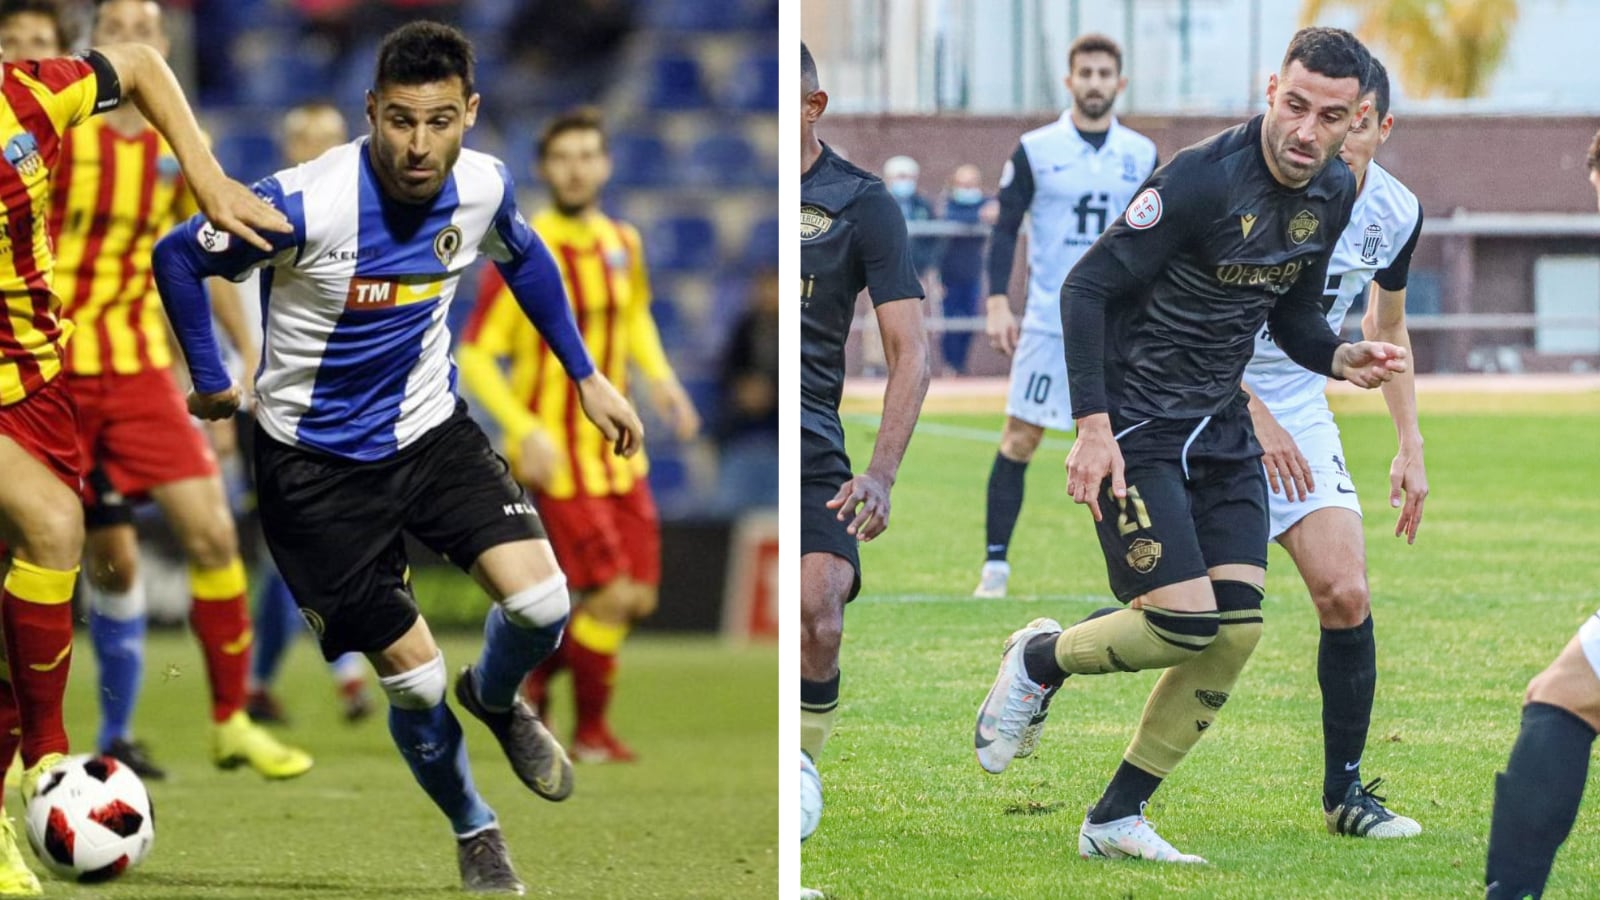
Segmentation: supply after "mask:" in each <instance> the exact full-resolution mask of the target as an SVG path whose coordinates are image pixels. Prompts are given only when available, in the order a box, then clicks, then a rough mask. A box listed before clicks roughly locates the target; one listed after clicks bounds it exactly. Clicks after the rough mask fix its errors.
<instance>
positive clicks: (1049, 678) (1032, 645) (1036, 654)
mask: <svg viewBox="0 0 1600 900" xmlns="http://www.w3.org/2000/svg"><path fill="white" fill-rule="evenodd" d="M1060 636H1061V632H1059V631H1052V632H1050V633H1049V634H1036V635H1034V636H1033V637H1032V638H1031V639H1029V641H1028V645H1027V646H1026V647H1023V648H1022V667H1023V668H1024V669H1026V670H1027V672H1028V677H1029V678H1032V679H1033V680H1034V681H1037V682H1039V683H1040V684H1043V685H1052V684H1060V683H1061V682H1063V681H1066V680H1067V673H1066V671H1065V670H1064V669H1062V668H1061V663H1059V662H1056V638H1058V637H1060Z"/></svg>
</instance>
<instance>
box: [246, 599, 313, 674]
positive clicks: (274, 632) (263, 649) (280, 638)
mask: <svg viewBox="0 0 1600 900" xmlns="http://www.w3.org/2000/svg"><path fill="white" fill-rule="evenodd" d="M302 621H303V620H302V619H301V618H300V609H299V608H298V607H297V606H295V602H294V597H293V596H292V595H291V594H290V593H289V586H288V585H287V584H285V583H284V581H283V576H282V575H279V574H278V573H277V572H273V573H271V574H269V575H268V576H267V579H266V583H265V584H264V585H262V588H261V595H260V597H259V598H258V599H257V600H256V621H255V625H254V628H255V636H256V639H255V657H254V658H252V659H251V661H250V676H251V677H252V678H254V679H255V683H256V684H257V685H258V686H260V687H262V688H265V687H267V686H268V685H270V684H272V680H273V679H274V678H276V677H278V666H279V664H281V663H282V662H283V654H284V653H285V652H287V651H288V649H289V641H290V640H292V639H293V638H294V636H295V635H297V634H299V633H300V629H301V628H302V627H303V626H302Z"/></svg>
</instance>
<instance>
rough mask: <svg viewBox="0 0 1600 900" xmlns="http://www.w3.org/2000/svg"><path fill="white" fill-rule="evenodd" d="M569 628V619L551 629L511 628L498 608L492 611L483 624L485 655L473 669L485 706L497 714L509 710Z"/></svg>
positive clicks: (552, 626)
mask: <svg viewBox="0 0 1600 900" xmlns="http://www.w3.org/2000/svg"><path fill="white" fill-rule="evenodd" d="M566 626H567V617H566V616H562V617H561V618H560V619H559V620H557V621H555V622H552V623H550V624H549V625H544V626H541V627H538V628H523V627H522V626H520V625H515V624H512V622H511V620H510V619H508V618H506V612H505V610H504V609H501V608H500V606H499V604H496V605H495V607H494V608H493V609H491V610H489V617H488V618H487V619H485V620H484V623H483V653H482V655H480V656H479V657H478V661H477V662H476V663H475V664H473V666H472V679H473V681H475V682H477V685H478V699H479V700H481V701H482V702H483V705H484V706H486V707H488V708H489V709H490V710H492V711H494V712H501V711H504V710H507V709H510V708H511V702H512V701H513V700H514V699H515V698H516V696H517V687H518V686H519V685H521V684H522V679H523V678H526V677H527V675H528V673H529V672H531V671H533V667H534V666H537V665H538V664H539V663H541V662H544V658H545V657H547V656H549V655H550V653H551V651H553V650H555V649H556V644H558V643H560V642H561V629H563V628H565V627H566Z"/></svg>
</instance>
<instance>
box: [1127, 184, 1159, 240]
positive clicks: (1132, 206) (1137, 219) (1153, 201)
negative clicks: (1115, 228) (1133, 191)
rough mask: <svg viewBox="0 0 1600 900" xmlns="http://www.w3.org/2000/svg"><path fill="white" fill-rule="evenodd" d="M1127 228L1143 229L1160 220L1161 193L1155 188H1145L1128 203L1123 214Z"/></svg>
mask: <svg viewBox="0 0 1600 900" xmlns="http://www.w3.org/2000/svg"><path fill="white" fill-rule="evenodd" d="M1125 215H1126V218H1127V220H1128V227H1129V228H1137V229H1139V230H1140V231H1143V230H1144V229H1146V228H1149V227H1151V226H1152V225H1154V224H1156V223H1157V222H1159V221H1161V194H1160V193H1158V192H1157V191H1156V189H1155V188H1145V189H1144V190H1143V191H1142V192H1140V194H1139V196H1137V197H1135V198H1133V202H1132V203H1129V204H1128V211H1127V213H1126V214H1125Z"/></svg>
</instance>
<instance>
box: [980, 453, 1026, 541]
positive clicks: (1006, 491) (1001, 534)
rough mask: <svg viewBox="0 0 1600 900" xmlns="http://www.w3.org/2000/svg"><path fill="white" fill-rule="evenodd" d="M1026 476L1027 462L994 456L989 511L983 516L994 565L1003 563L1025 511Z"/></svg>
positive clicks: (990, 478)
mask: <svg viewBox="0 0 1600 900" xmlns="http://www.w3.org/2000/svg"><path fill="white" fill-rule="evenodd" d="M1027 473H1028V464H1027V463H1025V462H1017V461H1016V460H1014V459H1007V458H1006V456H1005V454H1003V453H996V454H995V455H994V468H992V469H990V470H989V511H988V513H987V515H985V517H984V522H985V528H986V533H987V535H988V547H987V550H988V552H989V555H988V557H987V558H988V559H989V560H990V561H991V562H992V561H995V560H1001V561H1004V560H1005V558H1006V549H1007V548H1009V547H1010V546H1011V532H1012V531H1013V530H1015V529H1016V527H1017V516H1018V515H1019V514H1021V512H1022V486H1023V483H1024V481H1025V479H1024V478H1023V476H1024V475H1026V474H1027Z"/></svg>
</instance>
